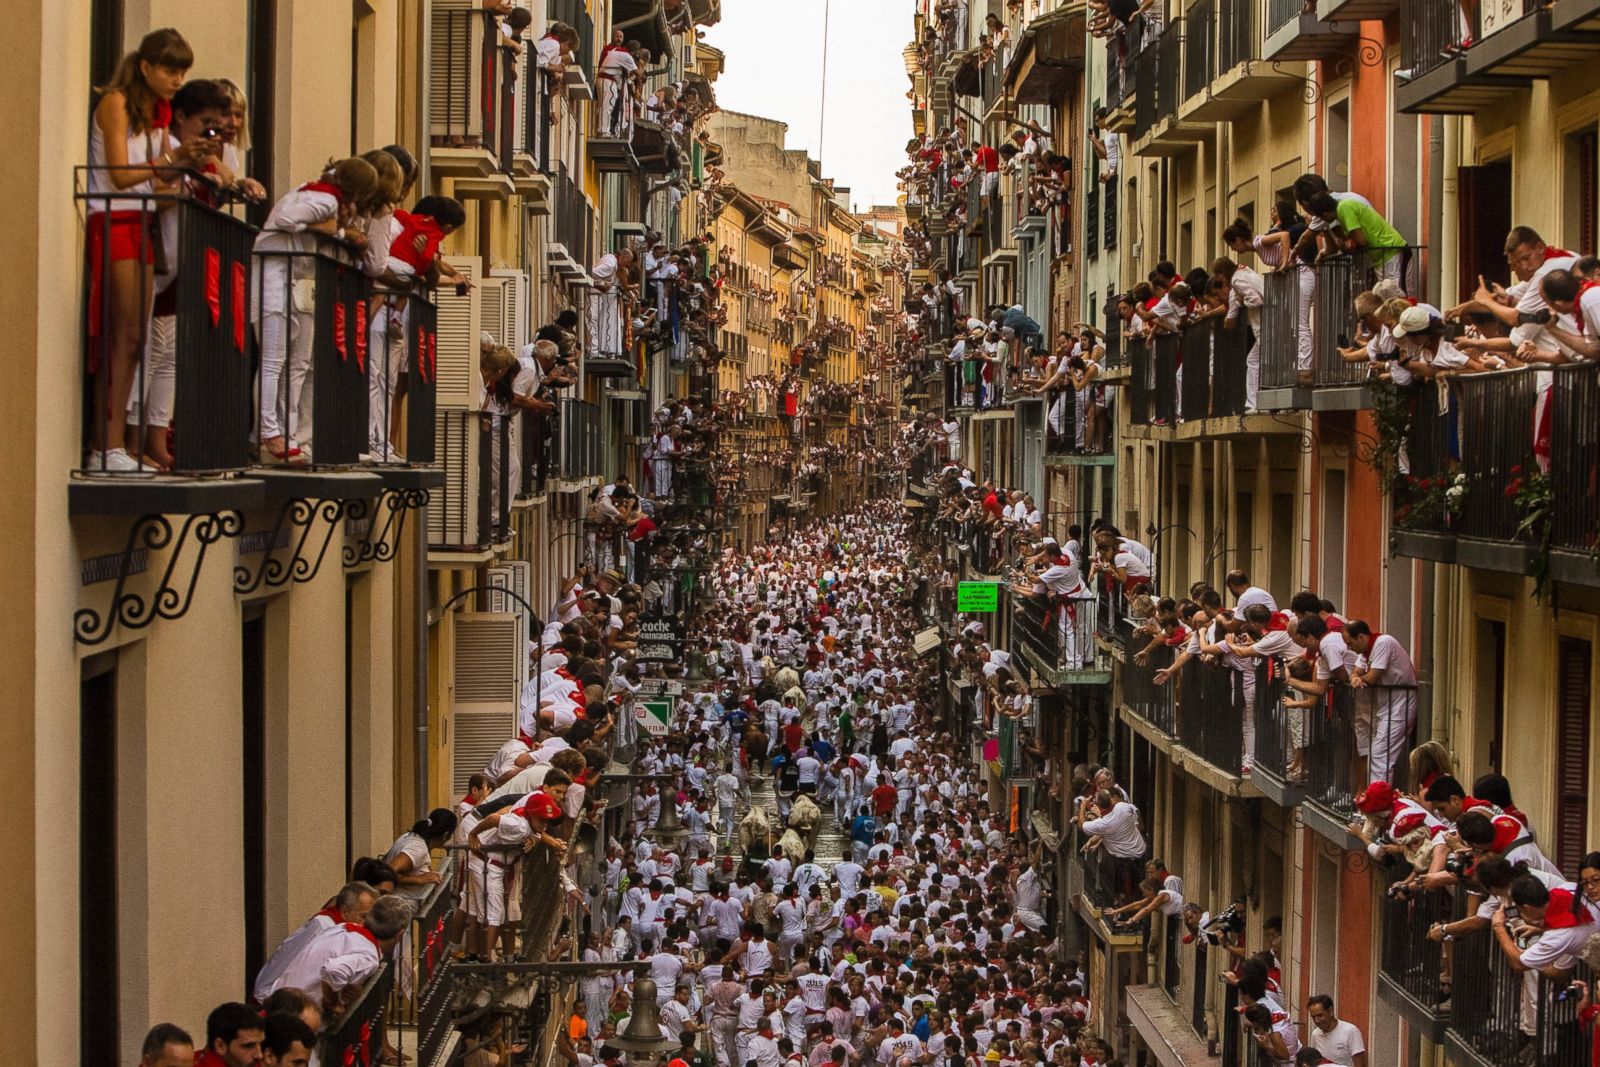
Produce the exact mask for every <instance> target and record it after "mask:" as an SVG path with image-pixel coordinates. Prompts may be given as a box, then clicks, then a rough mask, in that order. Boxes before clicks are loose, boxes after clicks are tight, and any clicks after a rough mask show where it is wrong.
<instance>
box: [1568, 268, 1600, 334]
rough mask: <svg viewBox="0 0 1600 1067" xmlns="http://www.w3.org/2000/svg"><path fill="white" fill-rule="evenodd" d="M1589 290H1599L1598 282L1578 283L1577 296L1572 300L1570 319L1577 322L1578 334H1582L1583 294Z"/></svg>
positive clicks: (1599, 284)
mask: <svg viewBox="0 0 1600 1067" xmlns="http://www.w3.org/2000/svg"><path fill="white" fill-rule="evenodd" d="M1590 289H1600V282H1596V281H1581V282H1579V283H1578V295H1577V296H1575V297H1573V299H1572V317H1573V318H1575V319H1577V320H1578V334H1579V336H1582V334H1583V294H1584V293H1587V292H1588V291H1589V290H1590Z"/></svg>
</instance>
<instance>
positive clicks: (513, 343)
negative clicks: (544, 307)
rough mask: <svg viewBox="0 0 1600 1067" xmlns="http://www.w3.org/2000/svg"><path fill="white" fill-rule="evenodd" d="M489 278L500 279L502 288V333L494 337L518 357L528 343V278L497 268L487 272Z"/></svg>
mask: <svg viewBox="0 0 1600 1067" xmlns="http://www.w3.org/2000/svg"><path fill="white" fill-rule="evenodd" d="M489 277H491V278H498V279H500V282H501V284H502V286H503V291H502V300H503V303H504V306H503V312H504V322H505V325H504V326H503V327H502V329H503V330H504V333H501V334H495V337H496V338H498V339H499V341H500V343H501V344H503V345H507V346H509V347H510V349H511V351H513V352H515V353H516V354H517V355H519V356H520V355H521V354H522V349H523V346H524V345H526V344H527V343H528V319H529V314H528V291H529V289H530V288H532V287H531V286H530V285H529V284H528V276H527V275H526V274H524V273H523V272H522V271H520V270H516V269H513V268H497V269H495V270H491V271H490V272H489Z"/></svg>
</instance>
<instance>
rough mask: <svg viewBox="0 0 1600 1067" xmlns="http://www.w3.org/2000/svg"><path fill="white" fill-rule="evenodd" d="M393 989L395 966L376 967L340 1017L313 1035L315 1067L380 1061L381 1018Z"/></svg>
mask: <svg viewBox="0 0 1600 1067" xmlns="http://www.w3.org/2000/svg"><path fill="white" fill-rule="evenodd" d="M394 986H395V964H394V963H393V962H388V961H386V962H384V963H383V964H381V965H379V967H378V969H377V971H376V972H374V973H373V975H372V977H371V978H368V979H367V982H366V985H364V986H362V988H361V992H360V993H359V994H358V995H357V996H356V999H355V1000H354V1001H353V1002H352V1003H351V1004H350V1006H349V1007H347V1008H346V1009H345V1010H344V1012H343V1014H341V1015H339V1016H338V1017H337V1018H335V1019H331V1020H328V1021H327V1022H325V1023H324V1025H323V1028H322V1032H321V1033H320V1034H318V1035H317V1062H318V1063H329V1064H332V1063H374V1062H377V1061H378V1060H379V1059H380V1058H382V1054H383V1046H384V1017H385V1014H386V1009H387V1008H388V1007H389V1000H390V995H391V991H392V990H393V989H394Z"/></svg>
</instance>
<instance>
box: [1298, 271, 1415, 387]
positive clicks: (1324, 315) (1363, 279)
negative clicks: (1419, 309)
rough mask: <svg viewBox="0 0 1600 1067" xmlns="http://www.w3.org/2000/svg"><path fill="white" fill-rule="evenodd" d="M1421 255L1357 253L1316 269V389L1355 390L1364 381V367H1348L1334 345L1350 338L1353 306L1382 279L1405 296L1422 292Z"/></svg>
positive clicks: (1362, 364) (1354, 329)
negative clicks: (1340, 387)
mask: <svg viewBox="0 0 1600 1067" xmlns="http://www.w3.org/2000/svg"><path fill="white" fill-rule="evenodd" d="M1422 251H1423V250H1422V249H1421V248H1419V247H1415V246H1407V247H1404V248H1370V247H1369V248H1363V249H1360V250H1359V251H1357V252H1354V253H1347V254H1343V255H1337V256H1330V257H1328V258H1327V259H1324V260H1322V261H1321V262H1320V263H1318V264H1317V304H1316V313H1315V314H1314V315H1313V317H1312V318H1313V322H1314V333H1313V340H1314V344H1315V357H1316V366H1315V368H1314V369H1315V374H1316V384H1317V385H1318V386H1336V385H1360V384H1361V383H1362V382H1364V381H1365V380H1366V379H1367V376H1368V371H1367V365H1366V363H1365V362H1364V361H1361V362H1355V363H1348V362H1346V361H1345V360H1344V359H1343V358H1342V357H1341V356H1340V355H1339V339H1340V338H1341V337H1343V338H1344V339H1346V340H1350V339H1351V338H1354V337H1355V336H1356V333H1357V327H1358V326H1359V322H1358V320H1357V318H1356V309H1355V300H1356V297H1357V296H1359V295H1360V294H1361V293H1363V292H1366V291H1368V290H1370V289H1371V288H1372V287H1373V285H1375V284H1376V283H1377V282H1378V281H1379V280H1380V279H1382V278H1390V279H1393V280H1395V281H1397V282H1399V283H1400V287H1401V288H1402V289H1403V290H1404V291H1405V293H1406V294H1407V295H1409V296H1416V295H1418V294H1419V293H1421V291H1422Z"/></svg>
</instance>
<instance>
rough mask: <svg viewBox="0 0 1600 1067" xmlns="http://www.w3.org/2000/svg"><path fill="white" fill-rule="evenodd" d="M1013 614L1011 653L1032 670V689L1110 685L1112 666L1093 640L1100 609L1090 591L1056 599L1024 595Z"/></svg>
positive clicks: (1014, 594) (1014, 595)
mask: <svg viewBox="0 0 1600 1067" xmlns="http://www.w3.org/2000/svg"><path fill="white" fill-rule="evenodd" d="M1012 595H1013V598H1014V599H1017V600H1018V601H1019V606H1018V610H1017V611H1016V613H1014V614H1013V615H1012V622H1013V626H1012V629H1011V637H1012V653H1013V654H1014V655H1015V654H1017V653H1020V654H1021V657H1022V661H1023V662H1024V663H1026V664H1028V665H1029V666H1030V667H1031V668H1032V673H1033V679H1032V682H1033V685H1034V687H1035V688H1038V687H1040V686H1042V687H1045V688H1061V687H1063V686H1069V685H1110V684H1111V665H1110V662H1109V660H1107V659H1106V657H1105V656H1104V654H1103V653H1101V652H1100V650H1099V646H1098V645H1097V644H1096V642H1095V639H1094V633H1095V623H1096V620H1097V619H1098V618H1099V605H1098V604H1097V603H1096V597H1095V595H1094V594H1093V593H1085V594H1084V595H1082V596H1075V597H1065V598H1061V599H1060V600H1058V601H1057V602H1055V603H1054V604H1047V603H1045V598H1043V597H1035V596H1026V597H1024V596H1023V595H1022V594H1021V593H1019V592H1018V591H1017V590H1016V589H1015V588H1013V593H1012Z"/></svg>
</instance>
